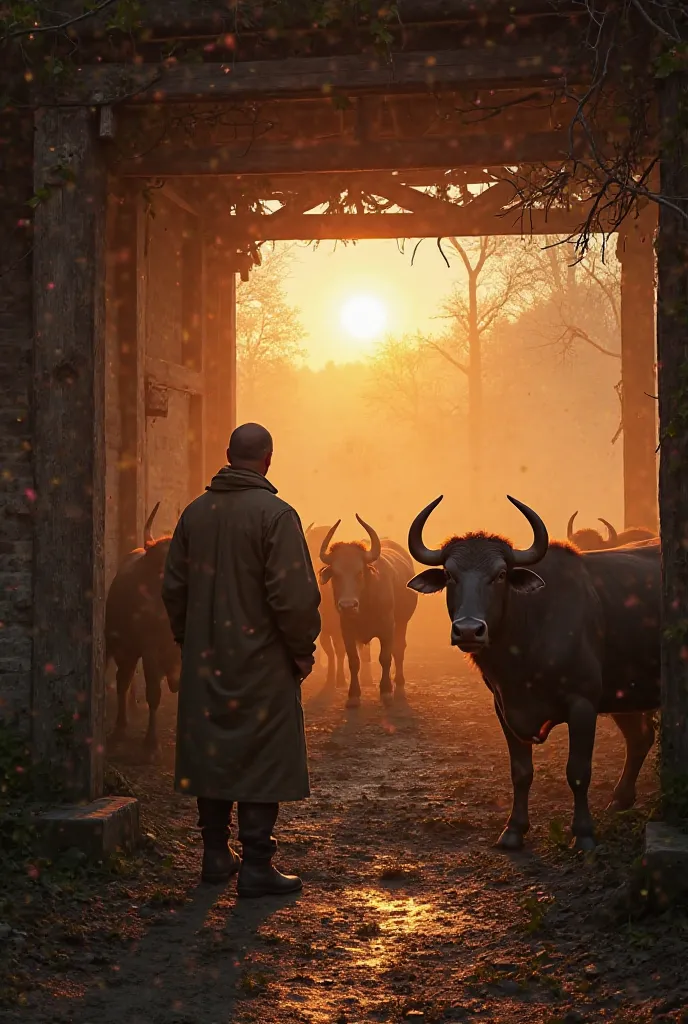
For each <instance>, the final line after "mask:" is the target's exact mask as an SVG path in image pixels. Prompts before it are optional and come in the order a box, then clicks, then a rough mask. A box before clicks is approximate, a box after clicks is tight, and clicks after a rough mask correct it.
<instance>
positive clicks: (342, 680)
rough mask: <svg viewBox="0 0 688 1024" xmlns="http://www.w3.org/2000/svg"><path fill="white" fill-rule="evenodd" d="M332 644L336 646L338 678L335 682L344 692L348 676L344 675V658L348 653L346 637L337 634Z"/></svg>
mask: <svg viewBox="0 0 688 1024" xmlns="http://www.w3.org/2000/svg"><path fill="white" fill-rule="evenodd" d="M332 643H333V646H334V654H335V660H336V663H337V678H336V681H335V686H336V687H337V688H341V689H342V690H343V689H344V687H345V686H346V675H345V674H344V656H345V655H346V653H347V648H346V645H345V643H344V637H343V636H342V635H341V633H335V634H334V635H333V637H332ZM359 693H360V691H359Z"/></svg>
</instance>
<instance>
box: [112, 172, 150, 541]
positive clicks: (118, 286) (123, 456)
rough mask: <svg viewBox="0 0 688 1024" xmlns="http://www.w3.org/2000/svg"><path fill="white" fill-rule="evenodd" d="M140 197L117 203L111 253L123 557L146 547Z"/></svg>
mask: <svg viewBox="0 0 688 1024" xmlns="http://www.w3.org/2000/svg"><path fill="white" fill-rule="evenodd" d="M139 205H140V204H139V196H138V190H137V189H136V188H131V187H129V188H125V190H124V192H123V194H122V196H121V197H120V199H119V203H118V207H117V214H116V222H115V234H114V238H113V248H114V249H115V260H116V262H115V304H116V308H115V318H116V325H117V326H116V331H117V343H118V346H119V404H120V418H121V446H120V453H119V488H118V491H119V494H118V504H117V509H118V518H119V555H120V558H124V556H125V555H126V554H127V553H128V552H129V551H131V549H132V548H135V547H139V546H140V545H141V544H142V543H143V537H142V536H141V522H140V515H139V500H140V490H141V486H142V480H141V475H142V474H141V462H142V457H141V456H142V452H141V446H142V443H143V438H144V434H145V429H146V423H145V407H144V394H143V389H142V387H141V384H142V375H143V357H144V352H143V338H142V337H140V336H139V290H140V289H139V280H138V277H139V245H138V228H139V219H140V218H139V210H138V207H139Z"/></svg>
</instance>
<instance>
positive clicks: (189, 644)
mask: <svg viewBox="0 0 688 1024" xmlns="http://www.w3.org/2000/svg"><path fill="white" fill-rule="evenodd" d="M227 459H228V462H229V465H228V466H225V467H224V468H223V469H221V470H220V472H219V473H217V475H216V476H215V477H213V480H212V482H211V484H210V486H209V487H208V488H206V492H205V494H203V495H201V496H200V497H199V498H196V500H195V501H192V502H191V504H190V505H188V506H187V508H185V509H184V512H183V513H182V516H181V518H180V520H179V523H178V524H177V528H176V530H175V532H174V536H173V538H172V542H171V544H170V550H169V554H168V557H167V563H166V566H165V576H164V580H163V588H162V596H163V601H164V602H165V606H166V608H167V613H168V615H169V618H170V623H171V626H172V632H173V634H174V638H175V640H176V641H177V643H179V644H180V645H181V647H182V675H181V683H180V689H179V711H178V723H177V758H176V767H175V789H177V791H179V792H182V793H187V794H189V795H192V796H195V797H196V798H197V801H198V818H199V820H198V824H199V827H200V829H201V834H202V836H203V868H202V878H203V880H204V881H206V882H216V883H221V882H227V881H228V879H229V878H230V877H231V875H233V874H235V873H236V872H237V870H238V871H239V878H238V882H237V891H238V894H239V896H248V897H256V896H266V895H270V894H275V895H277V894H282V893H288V892H296V891H297V890H299V889H301V879H300V878H297V877H296V876H295V875H283V874H281V873H280V872H279V871H277V870H276V869H275V868H274V867H273V866H272V858H273V856H274V854H275V851H276V849H277V843H276V842H275V840H274V838H273V836H272V830H273V827H274V825H275V822H276V820H277V814H278V811H279V804H280V803H281V802H282V801H288V800H304V799H305V798H306V797H307V796H309V793H310V790H309V781H308V763H307V753H306V739H305V733H304V722H303V710H302V708H301V682H302V680H303V679H304V678H305V677H306V676H307V675H309V673H310V672H311V669H312V667H313V651H314V650H315V640H316V638H317V636H318V633H319V632H320V616H319V614H318V606H319V604H320V591H319V588H318V585H317V583H316V580H315V575H314V572H313V566H312V563H311V559H310V556H309V554H308V548H307V546H306V542H305V539H304V535H303V530H302V528H301V523H300V521H299V518H298V516H297V514H296V512H295V511H294V510H293V509H292V508H291V506H289V505H287V504H286V502H284V501H282V500H281V499H280V498H278V497H277V491H276V489H275V488H274V487H273V486H272V484H271V483H269V481H268V480H267V479H266V474H267V471H268V469H269V467H270V462H271V460H272V438H271V436H270V434H269V433H268V431H267V430H266V429H265V428H264V427H261V426H259V425H258V424H257V423H245V424H244V425H243V426H241V427H237V429H236V430H235V431H234V433H233V434H232V436H231V438H230V441H229V448H228V450H227ZM235 802H236V803H237V804H238V819H239V840H240V842H241V844H242V847H243V857H242V860H241V866H240V864H239V858H238V856H237V854H236V853H234V851H233V850H232V849H230V847H229V845H228V838H229V826H230V824H231V814H232V805H233V804H234V803H235Z"/></svg>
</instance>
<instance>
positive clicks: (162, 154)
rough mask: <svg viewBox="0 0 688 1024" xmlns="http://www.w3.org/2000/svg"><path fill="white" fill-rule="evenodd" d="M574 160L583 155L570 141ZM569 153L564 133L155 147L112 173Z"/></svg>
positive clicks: (350, 167) (512, 159)
mask: <svg viewBox="0 0 688 1024" xmlns="http://www.w3.org/2000/svg"><path fill="white" fill-rule="evenodd" d="M576 147H577V148H576V155H577V156H582V155H583V154H584V153H585V151H586V145H585V141H584V140H582V139H578V140H577V142H576ZM569 157H570V154H569V136H568V132H566V131H561V132H541V133H539V134H535V135H526V136H517V135H513V136H505V135H503V134H499V135H489V134H480V135H478V134H476V135H463V136H459V137H457V138H452V139H432V138H424V139H416V140H414V141H413V142H409V141H400V140H397V139H394V140H390V141H379V142H369V143H365V144H360V143H355V142H346V141H336V142H331V141H326V142H311V143H306V142H304V144H303V145H302V146H296V145H294V144H293V143H292V144H290V145H282V146H280V145H268V144H267V143H266V144H261V143H260V142H255V143H254V144H253V145H252V146H248V148H247V146H246V144H245V143H241V144H240V145H237V144H233V145H225V146H213V147H198V148H192V147H184V148H178V149H171V148H168V147H166V146H160V147H159V148H158V149H157V150H153V151H152V152H150V153H148V154H146V156H143V157H140V158H138V159H124V160H122V161H121V162H119V163H117V164H116V165H114V167H113V170H114V171H115V172H116V173H117V174H120V175H122V176H124V177H146V178H154V177H174V176H175V175H177V176H181V177H197V176H199V175H206V174H214V175H223V174H233V175H249V174H252V175H259V176H261V177H262V176H264V175H266V174H289V173H292V174H293V173H303V174H305V173H309V174H318V173H321V172H337V171H399V172H402V173H403V172H404V171H406V170H416V169H421V168H431V167H432V168H437V170H438V171H445V170H446V169H447V168H452V167H479V168H483V167H488V166H495V165H500V166H517V165H521V164H541V163H553V164H560V163H563V162H565V161H567V160H568V159H569Z"/></svg>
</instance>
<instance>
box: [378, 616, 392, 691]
mask: <svg viewBox="0 0 688 1024" xmlns="http://www.w3.org/2000/svg"><path fill="white" fill-rule="evenodd" d="M393 647H394V626H393V625H390V627H389V629H386V630H384V631H383V634H382V636H381V637H380V667H381V669H382V675H381V676H380V699H381V700H382V703H383V704H390V703H391V701H392V694H393V692H394V691H393V687H392V649H393Z"/></svg>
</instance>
